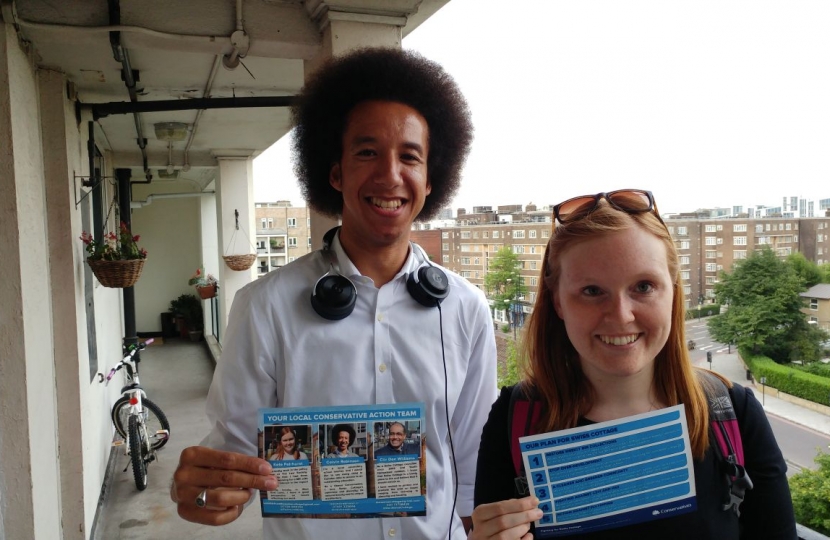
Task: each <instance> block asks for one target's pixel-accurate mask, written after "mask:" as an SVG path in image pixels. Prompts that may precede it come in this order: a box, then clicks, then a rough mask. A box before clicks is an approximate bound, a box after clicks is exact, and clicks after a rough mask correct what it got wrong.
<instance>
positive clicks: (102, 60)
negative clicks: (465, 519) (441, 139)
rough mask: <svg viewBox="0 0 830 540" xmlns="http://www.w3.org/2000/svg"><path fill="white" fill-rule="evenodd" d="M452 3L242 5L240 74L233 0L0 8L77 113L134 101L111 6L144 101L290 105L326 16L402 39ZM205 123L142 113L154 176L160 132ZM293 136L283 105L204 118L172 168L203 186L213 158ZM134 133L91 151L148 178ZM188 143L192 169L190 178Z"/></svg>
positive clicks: (6, 0)
mask: <svg viewBox="0 0 830 540" xmlns="http://www.w3.org/2000/svg"><path fill="white" fill-rule="evenodd" d="M448 1H449V0H332V1H324V0H243V1H242V2H241V8H242V28H243V29H244V32H245V34H246V35H247V36H248V37H249V39H250V48H249V50H248V52H247V55H246V56H245V57H244V58H243V59H242V64H244V66H243V65H239V66H238V67H236V68H235V69H232V70H231V69H226V68H224V67H222V62H221V59H222V57H223V55H228V54H231V53H232V51H233V50H234V47H233V45H232V42H231V35H232V34H233V33H234V31H236V30H237V7H238V5H237V1H236V0H177V1H175V2H170V1H169V0H120V2H119V1H117V0H109V1H108V0H61V1H59V2H55V1H54V0H14V1H12V0H0V5H2V12H0V13H2V19H3V21H4V22H6V23H12V24H14V25H15V27H16V29H17V31H18V34H19V35H20V37H21V39H23V40H25V41H28V42H30V43H32V44H33V45H34V49H35V51H36V53H37V56H36V58H37V61H38V64H39V66H41V67H43V68H50V69H56V70H59V71H61V72H63V73H65V74H66V76H67V77H68V79H69V80H70V81H71V88H70V91H72V90H74V92H76V93H77V98H78V100H79V101H80V102H81V103H82V104H84V105H92V104H95V103H107V102H119V101H125V102H126V101H129V100H130V97H129V93H128V91H127V89H126V86H125V84H124V82H123V81H122V78H121V68H122V65H121V63H120V62H119V61H117V60H116V59H115V57H114V53H113V47H112V45H111V41H110V36H111V30H113V27H112V26H108V25H110V24H111V23H110V20H111V19H110V17H111V6H110V5H111V4H113V5H115V6H117V8H118V9H119V10H120V23H119V25H118V26H119V28H117V29H118V30H120V40H121V46H122V47H123V48H124V49H125V50H126V51H127V52H128V55H129V60H130V64H131V66H132V69H133V71H134V72H135V71H137V72H138V82H137V85H136V86H137V89H138V92H137V94H138V95H137V99H138V101H139V102H145V101H157V100H188V99H194V98H203V97H212V98H224V97H234V96H235V97H272V96H291V95H294V94H296V93H297V92H298V91H299V89H300V88H301V87H302V84H303V78H304V61H305V60H310V59H313V58H314V57H315V56H316V55H317V54H319V53H320V51H321V49H322V44H321V35H322V34H321V31H322V30H323V29H324V28H325V25H326V24H328V20H329V19H328V17H329V16H330V14H331V12H339V13H340V14H346V15H347V16H349V17H352V18H356V20H367V21H379V20H383V21H389V20H399V21H402V22H403V35H404V36H405V35H406V34H408V33H409V32H411V31H412V30H413V29H415V28H416V27H417V26H418V25H419V24H420V23H421V22H423V21H424V20H426V18H428V17H429V16H431V15H432V14H433V13H435V11H437V10H438V9H439V8H440V7H442V6H443V5H444V4H446V3H447V2H448ZM116 20H117V19H116ZM246 68H247V69H246ZM249 71H250V73H249ZM211 74H213V78H212V81H211V83H210V92H209V95H205V89H206V87H207V86H208V84H209V80H210V79H211ZM198 114H199V112H198V111H196V110H185V111H175V112H146V113H141V114H140V115H139V118H140V125H141V127H142V131H143V134H144V137H145V138H146V139H147V145H146V152H147V156H148V165H149V167H150V169H151V170H152V171H153V173H154V176H157V175H156V174H155V173H156V171H157V170H158V169H164V168H166V167H167V165H168V162H169V148H168V143H167V142H165V141H162V140H159V139H157V138H156V136H155V133H154V129H153V125H154V124H155V123H158V122H184V123H186V124H189V125H190V126H191V127H190V130H191V132H192V131H193V130H192V126H193V124H194V122H195V121H196V119H197V115H198ZM289 129H290V125H289V116H288V110H287V109H286V108H284V107H283V108H277V107H274V108H247V109H211V110H204V111H203V112H202V113H201V115H199V119H198V125H197V127H196V130H195V132H192V134H189V135H188V139H186V140H184V141H180V142H174V143H172V156H173V158H172V163H173V165H174V167H175V168H176V169H177V170H178V171H179V176H180V178H183V179H185V180H188V181H189V182H194V183H196V184H198V185H200V186H201V187H202V188H204V187H205V186H206V185H207V184H209V183H210V181H211V180H212V178H213V176H212V171H213V169H214V167H215V165H216V163H215V160H214V158H213V157H212V152H215V151H216V150H218V149H221V150H249V151H252V152H253V154H254V155H257V154H259V153H260V152H262V151H263V150H265V149H267V148H268V147H269V146H271V144H273V143H274V142H275V141H277V140H278V139H279V138H281V137H282V136H283V135H285V134H286V133H287V132H288V130H289ZM136 133H137V132H136V122H135V119H134V117H133V115H131V114H117V115H110V116H106V117H103V118H100V119H99V120H98V121H97V122H96V126H95V139H96V143H97V144H98V145H99V147H101V148H103V149H106V150H110V151H111V152H112V156H113V162H114V163H113V164H114V165H115V166H117V167H131V168H133V169H134V170H133V176H134V177H138V178H142V177H143V176H144V173H143V166H142V162H143V158H142V154H141V151H140V149H139V146H138V144H137V142H136V141H137V135H136ZM189 139H192V140H189ZM188 140H189V147H188V153H187V156H188V163H189V164H190V165H191V168H190V171H189V172H184V171H181V168H182V166H183V164H184V157H185V148H186V146H187V145H188ZM205 169H208V170H205Z"/></svg>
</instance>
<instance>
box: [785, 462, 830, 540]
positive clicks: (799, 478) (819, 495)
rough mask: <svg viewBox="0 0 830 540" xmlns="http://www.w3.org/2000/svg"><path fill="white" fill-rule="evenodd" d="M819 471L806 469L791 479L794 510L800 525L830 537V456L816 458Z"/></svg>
mask: <svg viewBox="0 0 830 540" xmlns="http://www.w3.org/2000/svg"><path fill="white" fill-rule="evenodd" d="M815 461H816V464H818V470H816V471H813V470H810V469H804V470H803V471H801V472H800V473H798V474H795V475H793V476H792V478H790V491H791V492H792V499H793V510H795V519H796V521H797V522H798V523H801V524H802V525H805V526H807V527H809V528H811V529H813V530H814V531H816V532H818V533H821V534H825V535H830V454H825V453H819V455H818V456H816V459H815Z"/></svg>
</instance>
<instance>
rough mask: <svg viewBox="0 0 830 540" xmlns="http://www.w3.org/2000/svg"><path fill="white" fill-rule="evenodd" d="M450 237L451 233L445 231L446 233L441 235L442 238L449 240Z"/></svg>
mask: <svg viewBox="0 0 830 540" xmlns="http://www.w3.org/2000/svg"><path fill="white" fill-rule="evenodd" d="M449 237H450V233H448V232H447V231H444V232H442V233H441V238H449Z"/></svg>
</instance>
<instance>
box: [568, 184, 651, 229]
mask: <svg viewBox="0 0 830 540" xmlns="http://www.w3.org/2000/svg"><path fill="white" fill-rule="evenodd" d="M601 199H605V200H606V201H608V204H610V205H611V207H612V208H616V209H617V210H619V211H621V212H625V213H626V214H642V213H644V212H654V215H656V216H657V219H659V220H660V223H663V219H662V218H661V217H660V214H659V213H657V206H656V205H655V204H654V195H652V194H651V192H650V191H646V190H644V189H618V190H616V191H609V192H607V193H597V194H596V195H581V196H579V197H574V198H573V199H568V200H567V201H565V202H562V203H559V204H557V205H556V206H554V207H553V217H554V219H556V220H557V221H559V223H561V224H563V225H564V224H565V223H570V222H572V221H576V220H578V219H582V218H584V217H585V216H587V215H588V214H590V213H591V212H593V211H594V210H596V208H597V206H599V201H600V200H601Z"/></svg>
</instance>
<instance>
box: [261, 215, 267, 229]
mask: <svg viewBox="0 0 830 540" xmlns="http://www.w3.org/2000/svg"><path fill="white" fill-rule="evenodd" d="M267 223H268V221H266V219H265V218H262V227H260V228H261V229H264V228H265V225H266V224H267Z"/></svg>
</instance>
